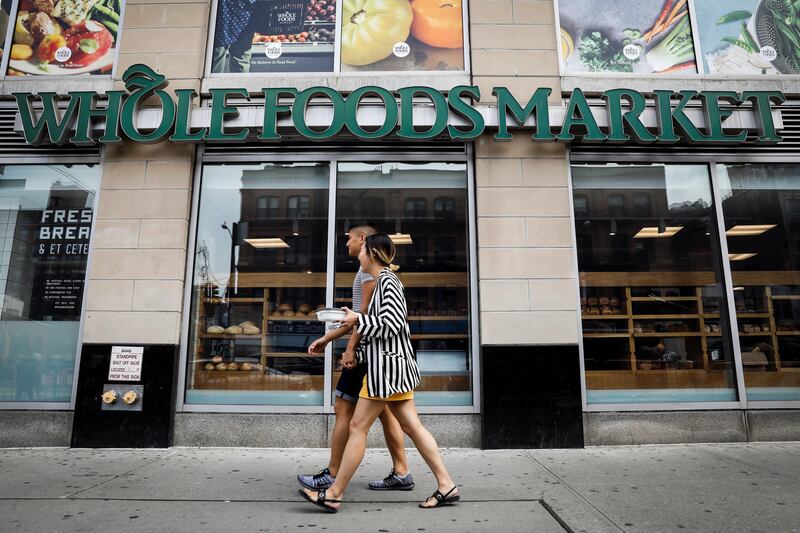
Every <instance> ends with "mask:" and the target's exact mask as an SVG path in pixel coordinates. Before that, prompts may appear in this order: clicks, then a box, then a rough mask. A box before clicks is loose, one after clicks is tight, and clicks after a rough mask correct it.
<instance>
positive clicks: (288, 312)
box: [283, 309, 296, 317]
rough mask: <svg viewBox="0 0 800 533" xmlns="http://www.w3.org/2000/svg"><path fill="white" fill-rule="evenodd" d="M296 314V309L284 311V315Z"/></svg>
mask: <svg viewBox="0 0 800 533" xmlns="http://www.w3.org/2000/svg"><path fill="white" fill-rule="evenodd" d="M295 314H296V313H295V312H294V311H292V310H291V309H290V310H289V311H284V312H283V316H287V317H290V316H295Z"/></svg>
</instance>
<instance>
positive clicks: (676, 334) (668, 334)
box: [633, 331, 707, 338]
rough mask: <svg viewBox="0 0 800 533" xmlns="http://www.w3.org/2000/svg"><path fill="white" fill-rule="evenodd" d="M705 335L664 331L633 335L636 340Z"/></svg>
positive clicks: (693, 332)
mask: <svg viewBox="0 0 800 533" xmlns="http://www.w3.org/2000/svg"><path fill="white" fill-rule="evenodd" d="M703 335H707V334H706V333H700V332H699V331H665V332H663V333H634V334H633V336H634V337H636V338H639V337H641V338H653V337H702V336H703Z"/></svg>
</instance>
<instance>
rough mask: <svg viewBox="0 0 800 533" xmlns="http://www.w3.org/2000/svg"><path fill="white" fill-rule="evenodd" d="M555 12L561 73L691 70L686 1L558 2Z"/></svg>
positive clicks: (691, 44) (692, 53)
mask: <svg viewBox="0 0 800 533" xmlns="http://www.w3.org/2000/svg"><path fill="white" fill-rule="evenodd" d="M719 3H720V4H722V3H725V2H719ZM558 9H559V19H560V22H561V29H560V33H561V55H562V61H563V63H564V70H565V71H567V72H623V73H641V74H653V73H658V74H672V73H681V74H683V73H685V74H691V73H696V72H697V65H696V62H695V51H694V42H693V37H692V27H691V21H690V19H689V5H688V0H559V2H558Z"/></svg>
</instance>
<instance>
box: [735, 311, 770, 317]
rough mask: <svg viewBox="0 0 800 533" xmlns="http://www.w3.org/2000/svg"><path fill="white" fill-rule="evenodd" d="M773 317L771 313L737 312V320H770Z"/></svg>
mask: <svg viewBox="0 0 800 533" xmlns="http://www.w3.org/2000/svg"><path fill="white" fill-rule="evenodd" d="M771 316H772V315H771V314H769V313H740V312H739V311H736V318H739V319H747V318H770V317H771Z"/></svg>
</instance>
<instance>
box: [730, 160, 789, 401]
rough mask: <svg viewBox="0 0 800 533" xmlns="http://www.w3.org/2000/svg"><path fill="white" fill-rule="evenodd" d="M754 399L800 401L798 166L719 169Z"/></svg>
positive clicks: (741, 333) (749, 390) (741, 336)
mask: <svg viewBox="0 0 800 533" xmlns="http://www.w3.org/2000/svg"><path fill="white" fill-rule="evenodd" d="M717 176H718V181H719V184H720V193H721V197H722V210H723V213H724V217H725V235H726V239H727V242H728V253H729V255H728V257H729V260H730V265H731V274H732V278H733V285H734V287H733V294H734V304H735V307H736V321H737V326H738V331H739V344H740V347H741V352H742V366H743V368H744V380H745V386H746V387H747V399H748V401H759V400H768V401H781V400H800V167H799V166H797V165H765V164H727V165H717Z"/></svg>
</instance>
